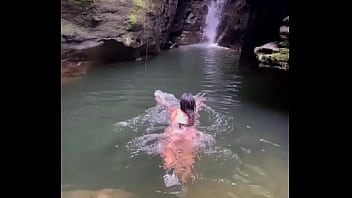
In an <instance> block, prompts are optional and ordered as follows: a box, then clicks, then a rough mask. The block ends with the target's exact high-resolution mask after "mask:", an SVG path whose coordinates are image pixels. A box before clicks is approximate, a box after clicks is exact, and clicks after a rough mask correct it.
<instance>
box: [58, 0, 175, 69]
mask: <svg viewBox="0 0 352 198" xmlns="http://www.w3.org/2000/svg"><path fill="white" fill-rule="evenodd" d="M177 5H178V0H109V1H106V0H62V1H61V57H62V58H61V59H62V61H61V64H62V67H63V68H70V67H71V66H72V65H76V67H77V65H81V64H79V63H80V62H83V61H85V62H86V61H91V62H114V61H120V60H134V59H136V58H138V57H140V56H145V55H147V54H157V53H159V52H160V48H162V47H163V45H165V44H166V43H167V41H168V35H169V30H170V27H171V25H172V22H173V20H174V17H175V14H176V10H177Z"/></svg>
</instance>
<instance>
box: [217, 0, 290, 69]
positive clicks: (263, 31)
mask: <svg viewBox="0 0 352 198" xmlns="http://www.w3.org/2000/svg"><path fill="white" fill-rule="evenodd" d="M288 8H289V6H288V0H226V2H225V5H224V9H223V11H222V18H221V22H220V25H219V27H218V34H219V35H218V37H219V45H222V46H226V47H230V48H232V49H240V51H241V57H240V64H241V65H246V66H251V65H252V66H258V64H259V62H258V61H257V59H256V55H255V54H254V48H255V47H257V46H260V45H263V44H265V43H267V42H271V41H277V40H279V34H278V33H279V27H280V25H281V22H282V19H283V18H284V17H286V16H288ZM282 35H283V34H282ZM281 44H283V45H286V44H285V43H280V45H281Z"/></svg>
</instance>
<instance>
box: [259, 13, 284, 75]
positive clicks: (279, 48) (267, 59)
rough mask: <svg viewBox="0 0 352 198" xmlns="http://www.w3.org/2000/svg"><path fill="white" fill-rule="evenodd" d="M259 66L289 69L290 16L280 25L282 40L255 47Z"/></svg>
mask: <svg viewBox="0 0 352 198" xmlns="http://www.w3.org/2000/svg"><path fill="white" fill-rule="evenodd" d="M254 53H255V54H256V57H257V59H258V61H259V62H260V63H259V67H268V68H277V69H282V70H288V69H289V17H286V18H285V19H284V20H283V25H282V26H281V27H280V40H279V41H275V42H270V43H267V44H265V45H262V46H260V47H256V48H254Z"/></svg>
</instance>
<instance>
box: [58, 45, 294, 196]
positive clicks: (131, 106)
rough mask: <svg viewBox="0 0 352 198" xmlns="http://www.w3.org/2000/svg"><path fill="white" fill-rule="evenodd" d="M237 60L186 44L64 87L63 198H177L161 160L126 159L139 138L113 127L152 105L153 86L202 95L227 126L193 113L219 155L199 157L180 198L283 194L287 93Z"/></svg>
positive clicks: (277, 80) (279, 82)
mask: <svg viewBox="0 0 352 198" xmlns="http://www.w3.org/2000/svg"><path fill="white" fill-rule="evenodd" d="M238 58H239V56H238V54H236V53H235V52H233V51H230V50H228V49H224V48H216V47H211V48H207V47H204V46H201V45H195V46H187V47H181V48H178V49H175V50H172V51H166V52H162V53H161V54H160V55H158V56H156V57H153V58H152V59H149V60H148V62H147V64H146V65H145V63H144V62H120V63H116V64H111V65H102V66H101V67H95V68H92V69H90V71H89V73H88V74H87V75H86V76H84V77H82V78H80V79H78V80H76V81H73V82H70V83H67V84H64V85H62V191H63V192H66V191H77V190H85V191H99V190H102V189H106V188H109V189H120V190H124V191H127V192H130V193H132V194H135V196H137V197H176V195H172V194H167V193H168V192H169V191H168V189H166V188H165V187H164V183H163V175H164V173H165V172H164V170H163V168H162V167H161V165H162V161H161V158H160V156H158V155H156V156H151V155H147V154H142V153H141V154H139V155H138V156H132V155H131V152H130V150H129V149H128V148H127V147H126V145H127V143H128V142H129V141H131V140H133V139H134V138H136V137H140V136H143V135H144V134H145V133H146V132H144V131H142V130H139V131H137V132H135V131H134V130H132V129H130V128H128V127H127V128H124V129H123V130H120V131H118V132H117V131H116V130H114V124H115V123H116V122H121V121H126V120H128V119H130V118H133V117H136V116H140V115H143V114H144V113H145V110H147V109H148V108H151V107H153V106H155V101H154V95H153V93H154V91H155V90H156V89H160V90H162V91H165V92H168V93H172V94H174V95H175V96H176V97H180V95H181V94H182V93H183V92H192V93H194V94H196V93H199V92H202V93H206V95H207V98H208V101H207V102H206V104H207V106H209V107H211V108H212V109H213V110H214V111H215V112H216V113H217V114H218V115H221V116H222V119H223V120H222V121H224V120H225V121H227V123H228V125H231V126H229V127H228V128H226V127H225V129H224V127H223V128H222V129H221V130H222V131H220V132H216V131H214V129H213V130H210V129H209V130H207V128H206V126H207V124H208V123H209V122H210V121H209V116H210V115H209V113H207V112H205V111H201V112H200V118H199V119H200V127H201V128H202V129H203V131H204V132H205V133H208V134H212V135H213V136H214V137H215V140H216V143H215V145H214V146H213V147H214V148H213V150H216V152H215V153H213V154H209V155H206V154H199V157H198V158H199V159H197V161H196V166H195V172H196V173H197V175H198V176H199V178H198V179H197V180H196V181H194V182H193V183H189V184H187V191H186V192H185V194H183V196H184V197H195V198H197V197H204V198H207V197H209V198H210V197H211V198H212V197H229V198H231V197H240V198H246V197H268V198H270V197H277V198H285V197H288V133H289V131H288V126H289V122H288V94H287V92H288V91H287V89H288V86H287V85H286V81H285V80H284V79H282V78H283V77H281V76H279V75H276V74H272V73H270V72H263V71H254V70H253V69H248V68H244V67H239V66H238V65H237V63H238ZM213 122H214V121H213ZM214 123H215V122H214ZM215 124H216V123H215ZM202 126H203V127H202ZM146 127H147V126H146ZM154 133H162V130H159V131H154ZM228 153H230V154H229V155H228ZM65 196H66V197H69V196H67V195H65V194H63V197H65ZM75 196H76V195H75ZM71 197H72V195H71ZM76 197H84V196H79V195H77V196H76ZM111 197H114V196H111ZM115 197H123V196H115ZM126 197H127V196H126Z"/></svg>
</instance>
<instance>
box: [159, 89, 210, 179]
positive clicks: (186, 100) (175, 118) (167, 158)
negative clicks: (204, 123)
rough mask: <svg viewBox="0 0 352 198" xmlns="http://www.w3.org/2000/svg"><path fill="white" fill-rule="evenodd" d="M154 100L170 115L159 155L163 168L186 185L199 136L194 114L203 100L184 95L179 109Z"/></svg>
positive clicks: (187, 94)
mask: <svg viewBox="0 0 352 198" xmlns="http://www.w3.org/2000/svg"><path fill="white" fill-rule="evenodd" d="M155 100H156V101H157V102H158V104H160V105H163V106H166V107H167V108H168V110H169V113H170V125H169V126H168V127H167V128H166V129H165V133H164V136H165V141H164V144H163V147H162V154H161V155H162V157H163V161H164V168H165V169H166V170H167V172H168V174H169V175H173V174H174V173H175V174H176V176H177V177H178V178H180V179H181V182H182V183H186V181H187V179H188V178H189V177H191V176H192V174H191V172H192V168H193V164H194V162H195V160H194V157H195V152H196V145H195V144H194V142H195V141H196V138H197V137H198V136H199V132H198V131H197V130H196V129H195V121H196V114H197V111H198V109H199V107H200V106H201V105H202V104H203V101H204V100H205V99H204V98H203V97H193V96H192V94H191V93H184V94H183V95H182V96H181V99H180V108H175V107H171V106H169V105H168V103H167V102H165V101H164V100H163V99H162V98H160V97H158V96H157V97H156V98H155ZM166 176H168V175H166ZM175 185H176V184H175Z"/></svg>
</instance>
